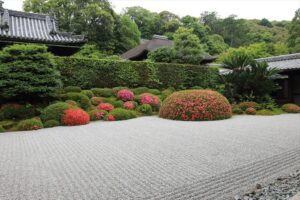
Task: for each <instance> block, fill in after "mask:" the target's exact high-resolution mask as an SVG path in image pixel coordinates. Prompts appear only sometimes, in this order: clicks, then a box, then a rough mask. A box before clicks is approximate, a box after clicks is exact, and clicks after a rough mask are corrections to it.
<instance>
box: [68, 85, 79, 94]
mask: <svg viewBox="0 0 300 200" xmlns="http://www.w3.org/2000/svg"><path fill="white" fill-rule="evenodd" d="M64 91H65V93H69V92H76V93H79V92H81V88H80V87H77V86H68V87H65V88H64Z"/></svg>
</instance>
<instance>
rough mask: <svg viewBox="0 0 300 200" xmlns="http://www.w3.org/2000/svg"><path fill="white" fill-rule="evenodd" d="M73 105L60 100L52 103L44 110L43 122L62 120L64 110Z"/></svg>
mask: <svg viewBox="0 0 300 200" xmlns="http://www.w3.org/2000/svg"><path fill="white" fill-rule="evenodd" d="M71 107H72V106H71V105H70V104H68V103H65V102H58V103H54V104H51V105H49V106H48V107H46V108H45V109H44V110H43V111H42V114H41V119H42V120H43V122H46V121H49V120H56V121H59V122H60V120H61V117H62V116H63V114H64V111H65V110H67V109H69V108H71Z"/></svg>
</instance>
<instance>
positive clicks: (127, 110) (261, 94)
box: [0, 45, 300, 200]
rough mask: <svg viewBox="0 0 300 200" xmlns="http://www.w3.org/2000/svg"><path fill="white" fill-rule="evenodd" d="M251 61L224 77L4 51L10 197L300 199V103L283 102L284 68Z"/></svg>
mask: <svg viewBox="0 0 300 200" xmlns="http://www.w3.org/2000/svg"><path fill="white" fill-rule="evenodd" d="M244 58H246V61H249V60H250V59H248V58H247V55H243V56H237V57H234V56H233V57H232V58H231V59H230V60H229V61H230V62H229V61H228V63H231V64H235V63H238V61H243V60H240V59H244ZM54 60H55V61H54ZM236 61H237V62H236ZM250 61H251V62H250V63H249V65H244V64H245V62H244V61H243V62H242V63H243V65H244V66H243V67H237V66H236V67H237V68H235V69H234V68H233V70H232V72H231V73H230V74H229V75H220V74H219V71H218V70H217V69H215V68H209V67H205V66H193V65H181V64H166V63H150V62H131V61H115V60H93V59H84V58H82V59H74V58H56V59H54V57H53V56H52V55H50V54H49V53H47V49H46V47H44V46H39V45H13V46H10V47H6V48H4V49H3V50H2V51H1V52H0V70H1V71H0V72H1V73H0V78H1V79H0V132H1V134H0V152H1V154H0V199H1V200H2V199H5V200H6V199H7V200H10V199H22V200H23V199H28V200H29V199H30V200H32V199H45V200H46V199H172V200H173V199H212V200H217V199H220V200H224V199H242V200H245V199H248V200H250V199H252V200H254V199H288V198H290V197H292V196H293V195H295V194H296V193H297V191H299V184H298V183H299V173H298V171H297V170H299V169H300V162H299V160H300V147H299V142H300V126H299V122H300V114H299V113H300V107H299V106H298V105H296V104H293V103H286V104H283V105H279V104H277V103H276V102H275V100H274V99H273V98H272V97H271V92H272V91H273V89H274V90H275V88H276V87H275V86H276V84H275V83H274V80H273V75H278V74H277V71H276V70H275V71H274V70H272V69H268V66H267V64H266V63H258V62H256V61H254V60H250ZM228 66H229V65H228ZM249 68H252V70H249ZM243 70H244V71H243ZM240 76H241V77H240ZM253 76H255V77H260V78H261V81H259V82H257V81H255V80H254V79H253ZM237 77H238V79H236V78H237ZM245 77H248V78H245ZM224 78H225V79H226V78H227V79H228V80H226V83H223V84H222V83H221V82H220V81H221V80H220V79H224ZM240 78H245V80H244V81H245V82H243V83H241V84H233V83H232V82H230V81H233V82H234V81H236V80H239V81H241V80H242V79H240ZM226 84H227V85H226ZM63 85H65V86H64V87H63ZM109 86H111V87H109ZM246 86H247V87H246ZM250 86H251V87H250ZM243 87H245V90H244V89H243ZM272 88H273V89H272ZM248 92H249V94H248ZM295 174H296V175H295ZM287 175H289V177H288V178H284V182H275V183H274V180H276V179H277V180H278V179H281V178H280V177H282V176H287ZM273 183H274V184H273ZM270 184H271V185H270ZM254 187H255V192H253V188H254ZM249 191H250V192H249ZM278 191H279V192H278ZM278 195H279V196H278Z"/></svg>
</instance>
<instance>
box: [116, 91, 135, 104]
mask: <svg viewBox="0 0 300 200" xmlns="http://www.w3.org/2000/svg"><path fill="white" fill-rule="evenodd" d="M117 97H118V99H120V100H122V101H132V100H133V99H134V94H133V92H132V91H130V90H127V89H123V90H120V91H119V92H118V94H117Z"/></svg>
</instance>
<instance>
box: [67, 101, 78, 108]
mask: <svg viewBox="0 0 300 200" xmlns="http://www.w3.org/2000/svg"><path fill="white" fill-rule="evenodd" d="M65 102H66V103H67V104H70V105H71V106H73V107H77V106H78V105H77V102H76V101H73V100H67V101H65Z"/></svg>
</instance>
